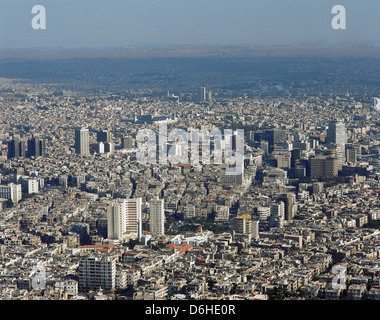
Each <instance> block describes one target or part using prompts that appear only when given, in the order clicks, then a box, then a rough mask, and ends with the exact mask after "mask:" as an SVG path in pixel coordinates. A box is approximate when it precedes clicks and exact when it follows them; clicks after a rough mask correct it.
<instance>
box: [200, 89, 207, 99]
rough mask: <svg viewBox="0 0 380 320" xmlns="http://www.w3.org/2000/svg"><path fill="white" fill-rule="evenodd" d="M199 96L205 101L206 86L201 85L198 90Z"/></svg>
mask: <svg viewBox="0 0 380 320" xmlns="http://www.w3.org/2000/svg"><path fill="white" fill-rule="evenodd" d="M199 96H200V100H201V101H206V99H207V91H206V87H201V90H200V92H199Z"/></svg>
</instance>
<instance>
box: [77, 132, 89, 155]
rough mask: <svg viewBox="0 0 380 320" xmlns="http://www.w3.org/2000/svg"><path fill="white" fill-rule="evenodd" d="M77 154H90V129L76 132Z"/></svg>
mask: <svg viewBox="0 0 380 320" xmlns="http://www.w3.org/2000/svg"><path fill="white" fill-rule="evenodd" d="M75 152H76V153H77V154H80V155H83V156H86V155H89V154H90V133H89V131H88V129H86V128H81V129H76V130H75Z"/></svg>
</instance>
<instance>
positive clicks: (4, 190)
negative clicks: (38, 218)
mask: <svg viewBox="0 0 380 320" xmlns="http://www.w3.org/2000/svg"><path fill="white" fill-rule="evenodd" d="M0 199H11V200H12V202H13V203H18V202H19V201H20V200H21V199H22V186H21V184H14V183H10V184H8V185H6V186H2V185H0Z"/></svg>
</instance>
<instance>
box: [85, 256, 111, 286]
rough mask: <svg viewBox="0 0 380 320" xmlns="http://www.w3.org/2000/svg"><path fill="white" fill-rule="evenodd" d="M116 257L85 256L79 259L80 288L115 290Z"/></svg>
mask: <svg viewBox="0 0 380 320" xmlns="http://www.w3.org/2000/svg"><path fill="white" fill-rule="evenodd" d="M115 284H116V259H115V257H112V256H83V257H82V258H81V259H80V260H79V290H88V289H99V288H103V289H107V290H114V289H115Z"/></svg>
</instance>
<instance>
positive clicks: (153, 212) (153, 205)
mask: <svg viewBox="0 0 380 320" xmlns="http://www.w3.org/2000/svg"><path fill="white" fill-rule="evenodd" d="M149 208H150V213H149V225H150V232H151V233H152V234H153V235H160V234H164V233H165V210H164V200H163V199H159V198H158V197H157V198H156V199H153V200H151V201H150V202H149Z"/></svg>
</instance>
